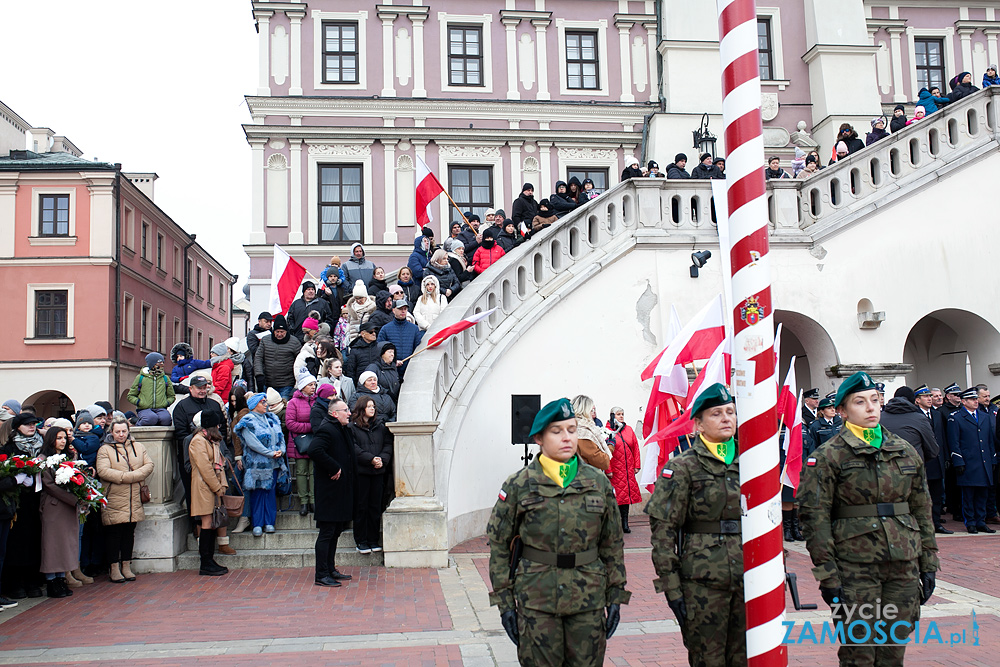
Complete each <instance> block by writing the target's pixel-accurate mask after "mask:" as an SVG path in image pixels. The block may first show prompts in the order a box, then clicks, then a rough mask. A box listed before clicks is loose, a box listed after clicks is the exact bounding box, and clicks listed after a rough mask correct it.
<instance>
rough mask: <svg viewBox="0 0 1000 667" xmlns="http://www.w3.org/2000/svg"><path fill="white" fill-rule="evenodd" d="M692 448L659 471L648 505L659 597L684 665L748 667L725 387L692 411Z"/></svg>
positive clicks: (731, 416)
mask: <svg viewBox="0 0 1000 667" xmlns="http://www.w3.org/2000/svg"><path fill="white" fill-rule="evenodd" d="M691 414H692V416H693V417H694V423H695V426H696V427H697V430H698V432H699V435H698V438H697V439H696V440H695V442H694V444H693V445H692V446H691V447H690V448H689V449H688V450H687V451H685V452H683V453H682V454H679V455H678V456H675V457H674V458H673V459H671V460H670V461H669V462H668V463H667V466H666V467H665V468H664V469H663V470H662V471H661V472H660V477H659V479H658V480H657V482H656V489H655V490H654V491H653V496H652V498H650V499H649V503H648V504H647V505H646V513H647V514H648V515H649V525H650V528H651V530H652V538H651V539H652V543H653V553H652V556H653V567H654V568H655V569H656V574H657V577H658V578H657V579H655V580H654V582H653V583H654V585H655V587H656V590H657V592H660V593H664V594H665V595H666V597H667V604H668V605H670V609H671V610H673V612H674V616H676V617H677V622H678V623H679V624H680V626H681V633H682V635H683V637H684V646H685V647H686V648H687V650H688V662H689V664H691V665H699V666H704V667H716V666H718V667H730V666H732V665H745V664H746V663H747V645H746V611H745V607H744V601H743V545H742V537H741V524H740V464H739V458H738V451H737V446H736V439H735V436H736V405H735V403H734V401H733V397H732V394H730V393H729V390H727V389H726V387H725V386H724V385H722V384H718V383H716V384H714V385H712V386H711V387H709V388H708V389H706V390H705V391H704V392H702V394H701V395H700V396H698V398H697V399H695V402H694V403H693V404H692V406H691Z"/></svg>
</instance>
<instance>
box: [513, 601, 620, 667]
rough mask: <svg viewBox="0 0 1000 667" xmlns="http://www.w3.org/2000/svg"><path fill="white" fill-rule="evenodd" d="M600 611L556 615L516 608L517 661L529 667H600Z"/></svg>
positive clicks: (602, 616)
mask: <svg viewBox="0 0 1000 667" xmlns="http://www.w3.org/2000/svg"><path fill="white" fill-rule="evenodd" d="M604 619H605V614H604V610H603V609H595V610H593V611H585V612H581V613H579V614H573V615H572V616H556V615H555V614H546V613H545V612H542V611H535V610H534V609H524V608H521V609H518V611H517V631H518V633H519V634H520V639H519V642H518V648H517V659H518V661H519V662H520V663H521V664H522V665H526V666H528V667H559V666H561V665H567V666H568V665H573V666H575V667H599V666H600V665H603V664H604V649H605V647H606V646H607V640H606V639H605V629H604Z"/></svg>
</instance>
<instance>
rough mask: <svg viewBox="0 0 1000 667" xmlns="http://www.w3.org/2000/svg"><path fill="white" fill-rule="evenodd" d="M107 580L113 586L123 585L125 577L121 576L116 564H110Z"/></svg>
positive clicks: (119, 568)
mask: <svg viewBox="0 0 1000 667" xmlns="http://www.w3.org/2000/svg"><path fill="white" fill-rule="evenodd" d="M108 579H110V580H111V583H113V584H124V583H125V577H123V576H122V570H121V566H120V565H119V564H118V563H112V564H111V573H110V574H109V575H108Z"/></svg>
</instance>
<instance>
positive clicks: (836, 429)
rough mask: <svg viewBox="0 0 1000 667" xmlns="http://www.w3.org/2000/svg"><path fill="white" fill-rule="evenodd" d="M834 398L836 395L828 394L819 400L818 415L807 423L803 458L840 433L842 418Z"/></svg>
mask: <svg viewBox="0 0 1000 667" xmlns="http://www.w3.org/2000/svg"><path fill="white" fill-rule="evenodd" d="M835 400H836V395H832V396H829V395H828V396H826V397H825V398H823V400H821V401H820V402H819V416H818V417H817V418H816V419H815V420H814V421H813V423H812V424H809V429H808V430H807V431H806V437H805V438H803V441H802V459H803V460H805V459H806V458H807V457H808V456H809V455H810V454H812V453H813V452H814V451H816V449H817V448H818V447H819V446H820V445H822V444H823V443H824V442H826V441H827V440H829V439H830V438H832V437H833V436H835V435H837V434H838V433H840V429H841V428H842V427H843V426H844V420H843V419H841V418H840V415H838V414H837V406H836V405H834V403H835Z"/></svg>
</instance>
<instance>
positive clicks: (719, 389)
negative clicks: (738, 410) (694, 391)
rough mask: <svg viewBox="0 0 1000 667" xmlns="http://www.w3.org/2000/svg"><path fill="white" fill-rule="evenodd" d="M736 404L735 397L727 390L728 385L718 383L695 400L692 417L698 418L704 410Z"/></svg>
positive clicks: (692, 406)
mask: <svg viewBox="0 0 1000 667" xmlns="http://www.w3.org/2000/svg"><path fill="white" fill-rule="evenodd" d="M735 402H736V401H734V400H733V395H732V394H730V393H729V390H728V389H726V385H724V384H722V383H719V382H716V383H715V384H713V385H712V386H710V387H709V388H708V389H706V390H705V391H703V392H701V394H699V396H698V398H696V399H694V403H693V404H692V405H691V416H692V417H697V416H698V415H699V414H701V412H702V411H703V410H707V409H709V408H714V407H716V406H719V405H727V404H729V403H735Z"/></svg>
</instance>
